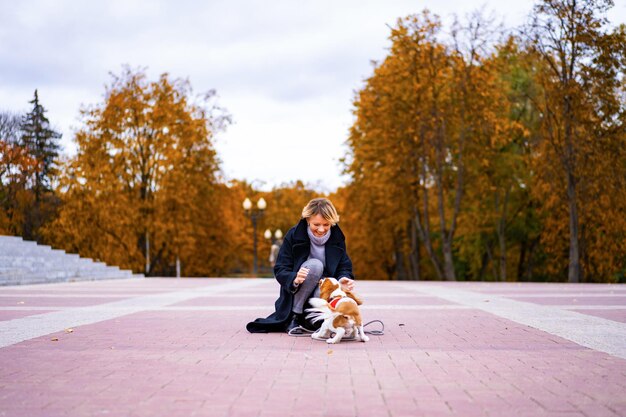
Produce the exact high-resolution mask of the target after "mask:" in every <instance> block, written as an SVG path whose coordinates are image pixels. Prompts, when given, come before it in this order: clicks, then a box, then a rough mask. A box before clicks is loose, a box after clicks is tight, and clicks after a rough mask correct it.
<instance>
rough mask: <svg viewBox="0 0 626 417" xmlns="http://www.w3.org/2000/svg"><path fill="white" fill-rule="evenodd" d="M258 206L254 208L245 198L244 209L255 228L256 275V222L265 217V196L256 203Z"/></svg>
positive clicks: (254, 269)
mask: <svg viewBox="0 0 626 417" xmlns="http://www.w3.org/2000/svg"><path fill="white" fill-rule="evenodd" d="M256 206H257V208H256V209H253V208H252V202H251V201H250V199H249V198H247V197H246V199H245V200H243V210H244V212H245V213H246V216H247V217H249V218H250V220H252V230H253V232H252V233H253V235H254V236H253V238H254V268H253V273H254V275H255V276H256V274H257V257H256V223H257V220H258V219H260V218H261V217H263V214H264V210H265V208H266V207H267V203H266V202H265V200H264V199H263V197H261V198H259V201H257V203H256Z"/></svg>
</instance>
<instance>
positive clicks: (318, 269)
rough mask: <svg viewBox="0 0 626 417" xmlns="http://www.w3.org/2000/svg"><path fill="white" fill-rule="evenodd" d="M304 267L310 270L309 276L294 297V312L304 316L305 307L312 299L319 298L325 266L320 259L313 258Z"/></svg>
mask: <svg viewBox="0 0 626 417" xmlns="http://www.w3.org/2000/svg"><path fill="white" fill-rule="evenodd" d="M302 266H303V267H305V268H308V269H309V274H308V275H307V276H306V279H305V280H304V282H303V283H302V284H300V289H299V290H298V292H297V293H296V294H295V295H294V296H293V308H292V309H291V311H293V312H294V313H296V314H302V312H303V310H304V305H305V304H306V302H307V300H308V299H309V298H311V297H319V295H320V287H319V285H318V284H319V282H320V278H322V274H323V273H324V265H323V264H322V262H321V261H320V260H319V259H315V258H311V259H308V260H307V261H306V262H304V263H303V264H302Z"/></svg>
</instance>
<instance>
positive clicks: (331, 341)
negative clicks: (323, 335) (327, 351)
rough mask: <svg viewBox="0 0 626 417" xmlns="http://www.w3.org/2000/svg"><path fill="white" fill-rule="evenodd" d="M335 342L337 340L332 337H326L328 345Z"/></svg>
mask: <svg viewBox="0 0 626 417" xmlns="http://www.w3.org/2000/svg"><path fill="white" fill-rule="evenodd" d="M337 342H339V340H335V338H334V337H331V338H330V339H326V343H328V344H329V345H334V344H335V343H337Z"/></svg>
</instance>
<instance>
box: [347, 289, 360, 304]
mask: <svg viewBox="0 0 626 417" xmlns="http://www.w3.org/2000/svg"><path fill="white" fill-rule="evenodd" d="M346 295H347V296H348V297H350V298H352V299H353V300H354V301H355V302H356V304H357V305H361V304H363V301H361V299H360V298H359V297H357V296H356V295H355V294H353V293H351V292H350V291H346Z"/></svg>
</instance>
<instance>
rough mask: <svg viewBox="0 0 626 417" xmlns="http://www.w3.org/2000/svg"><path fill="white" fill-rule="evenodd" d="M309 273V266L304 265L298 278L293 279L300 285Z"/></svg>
mask: <svg viewBox="0 0 626 417" xmlns="http://www.w3.org/2000/svg"><path fill="white" fill-rule="evenodd" d="M307 275H309V268H305V267H302V268H300V270H299V271H298V274H297V275H296V278H295V279H294V280H293V283H294V285H300V284H302V283H303V282H304V280H305V279H306V276H307Z"/></svg>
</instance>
